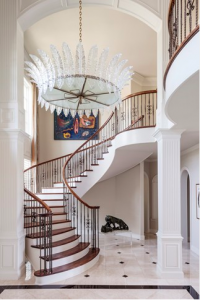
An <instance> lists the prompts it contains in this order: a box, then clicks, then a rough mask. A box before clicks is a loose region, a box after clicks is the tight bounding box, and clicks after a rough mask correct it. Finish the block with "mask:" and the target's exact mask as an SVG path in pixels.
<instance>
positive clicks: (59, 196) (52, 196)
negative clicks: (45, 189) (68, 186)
mask: <svg viewBox="0 0 200 300" xmlns="http://www.w3.org/2000/svg"><path fill="white" fill-rule="evenodd" d="M36 196H37V197H38V198H40V199H42V200H48V199H64V194H38V195H37V194H36ZM66 197H67V195H66Z"/></svg>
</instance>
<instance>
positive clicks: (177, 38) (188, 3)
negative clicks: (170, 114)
mask: <svg viewBox="0 0 200 300" xmlns="http://www.w3.org/2000/svg"><path fill="white" fill-rule="evenodd" d="M198 18H199V0H171V2H170V6H169V13H168V29H169V59H170V61H169V63H168V66H167V69H166V71H165V75H164V88H165V84H166V78H167V74H168V72H169V69H170V67H171V65H172V63H173V61H174V59H175V58H176V56H177V55H178V54H179V52H180V51H181V50H182V49H183V47H184V46H185V45H186V44H187V43H188V42H189V41H190V39H191V38H192V37H193V36H194V35H195V34H196V33H197V32H198V31H199V25H198Z"/></svg>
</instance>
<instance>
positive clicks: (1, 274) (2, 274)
mask: <svg viewBox="0 0 200 300" xmlns="http://www.w3.org/2000/svg"><path fill="white" fill-rule="evenodd" d="M25 273H26V265H25V263H24V265H23V266H21V268H20V269H19V270H16V271H15V270H11V271H8V270H0V280H18V279H20V278H21V277H22V276H23V275H24V276H25Z"/></svg>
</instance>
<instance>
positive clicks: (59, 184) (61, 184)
mask: <svg viewBox="0 0 200 300" xmlns="http://www.w3.org/2000/svg"><path fill="white" fill-rule="evenodd" d="M53 186H54V187H55V188H56V187H63V183H62V182H59V183H54V184H53Z"/></svg>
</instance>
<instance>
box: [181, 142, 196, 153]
mask: <svg viewBox="0 0 200 300" xmlns="http://www.w3.org/2000/svg"><path fill="white" fill-rule="evenodd" d="M198 149H199V144H197V145H195V146H192V147H190V148H188V149H186V150H183V151H181V156H182V155H185V154H188V153H191V152H193V151H195V150H198Z"/></svg>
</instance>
